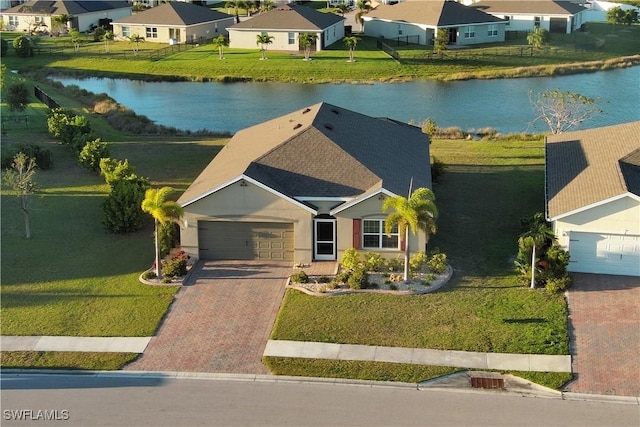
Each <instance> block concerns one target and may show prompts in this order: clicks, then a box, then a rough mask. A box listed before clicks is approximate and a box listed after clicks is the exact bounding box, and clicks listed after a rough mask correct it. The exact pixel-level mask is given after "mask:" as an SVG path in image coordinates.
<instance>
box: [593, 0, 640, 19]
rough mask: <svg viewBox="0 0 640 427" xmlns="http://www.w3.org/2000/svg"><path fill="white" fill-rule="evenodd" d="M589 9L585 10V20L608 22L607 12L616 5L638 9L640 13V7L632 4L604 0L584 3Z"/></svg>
mask: <svg viewBox="0 0 640 427" xmlns="http://www.w3.org/2000/svg"><path fill="white" fill-rule="evenodd" d="M583 6H584V7H586V8H587V9H588V10H587V11H586V12H584V15H585V22H607V12H608V11H609V10H610V9H613V8H614V7H619V8H620V9H622V10H625V11H626V10H636V11H637V12H638V13H639V14H640V7H638V6H634V5H631V4H624V3H616V2H610V1H602V0H590V1H588V2H586V3H584V4H583Z"/></svg>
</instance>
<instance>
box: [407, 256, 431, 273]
mask: <svg viewBox="0 0 640 427" xmlns="http://www.w3.org/2000/svg"><path fill="white" fill-rule="evenodd" d="M426 264H427V254H425V253H424V252H417V253H416V254H414V255H412V256H411V258H410V259H409V269H410V270H411V272H412V273H416V272H418V271H420V270H422V268H423V267H424V266H425V265H426Z"/></svg>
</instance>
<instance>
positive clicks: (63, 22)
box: [51, 13, 73, 32]
mask: <svg viewBox="0 0 640 427" xmlns="http://www.w3.org/2000/svg"><path fill="white" fill-rule="evenodd" d="M71 20H73V15H67V14H65V13H63V14H62V15H56V16H54V17H53V18H51V26H52V27H53V28H52V30H56V31H58V30H59V29H60V28H63V29H65V30H66V29H67V24H68V23H69V22H71ZM58 32H60V31H58Z"/></svg>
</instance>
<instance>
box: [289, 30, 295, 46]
mask: <svg viewBox="0 0 640 427" xmlns="http://www.w3.org/2000/svg"><path fill="white" fill-rule="evenodd" d="M289 44H296V33H289Z"/></svg>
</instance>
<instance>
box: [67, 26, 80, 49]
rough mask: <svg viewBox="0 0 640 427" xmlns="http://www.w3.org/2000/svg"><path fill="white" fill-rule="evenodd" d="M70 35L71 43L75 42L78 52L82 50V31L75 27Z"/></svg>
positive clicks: (74, 46)
mask: <svg viewBox="0 0 640 427" xmlns="http://www.w3.org/2000/svg"><path fill="white" fill-rule="evenodd" d="M70 35H71V43H73V49H74V50H75V51H76V52H77V51H79V50H80V43H81V42H82V38H81V36H80V31H78V30H75V29H73V30H71V32H70Z"/></svg>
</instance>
